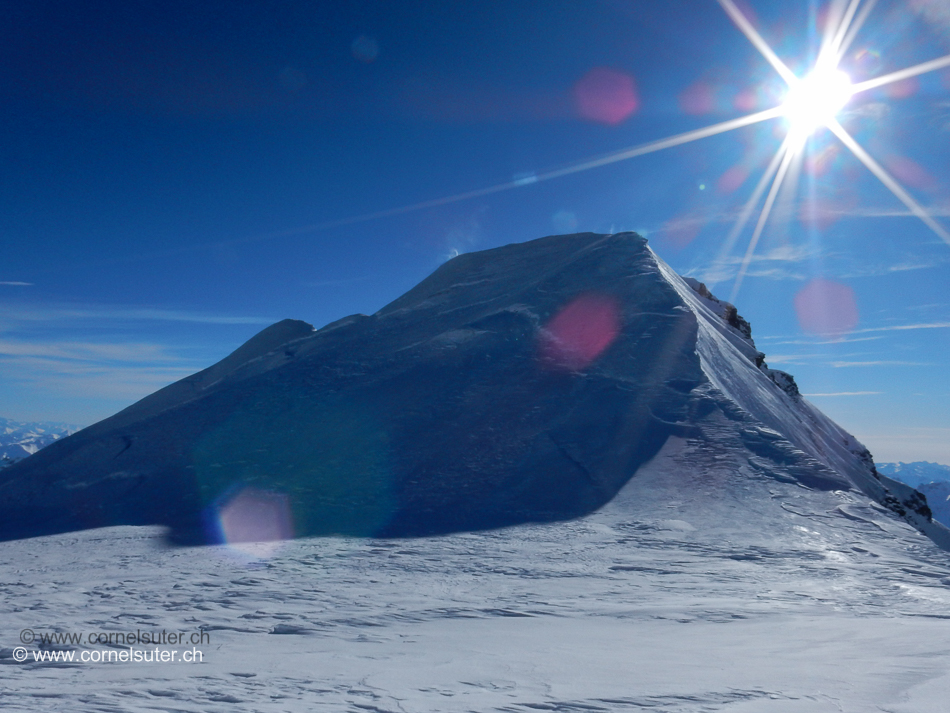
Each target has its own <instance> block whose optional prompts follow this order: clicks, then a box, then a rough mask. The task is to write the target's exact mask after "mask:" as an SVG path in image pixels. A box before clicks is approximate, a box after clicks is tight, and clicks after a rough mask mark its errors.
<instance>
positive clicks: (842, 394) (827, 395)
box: [802, 391, 884, 399]
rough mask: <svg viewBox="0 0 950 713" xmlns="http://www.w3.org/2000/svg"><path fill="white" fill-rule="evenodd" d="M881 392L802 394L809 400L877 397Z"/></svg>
mask: <svg viewBox="0 0 950 713" xmlns="http://www.w3.org/2000/svg"><path fill="white" fill-rule="evenodd" d="M883 393H884V392H883V391H836V392H834V393H830V394H802V396H806V397H808V398H810V399H813V398H817V397H832V396H878V395H880V394H883Z"/></svg>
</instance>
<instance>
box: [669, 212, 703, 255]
mask: <svg viewBox="0 0 950 713" xmlns="http://www.w3.org/2000/svg"><path fill="white" fill-rule="evenodd" d="M705 224H706V220H705V219H704V218H703V217H702V215H699V214H697V213H695V212H692V213H687V214H686V215H681V216H680V217H678V218H673V219H672V220H668V221H666V222H665V223H664V224H663V227H662V229H661V230H660V238H661V240H662V241H663V244H664V245H666V246H668V247H670V248H673V249H674V250H682V249H683V248H685V247H686V246H687V245H689V244H690V243H692V242H693V241H694V240H695V239H696V236H698V235H699V231H700V230H702V229H703V226H704V225H705Z"/></svg>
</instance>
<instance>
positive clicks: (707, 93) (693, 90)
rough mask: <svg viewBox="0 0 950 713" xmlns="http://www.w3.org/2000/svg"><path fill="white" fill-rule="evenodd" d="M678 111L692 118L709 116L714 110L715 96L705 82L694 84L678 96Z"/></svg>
mask: <svg viewBox="0 0 950 713" xmlns="http://www.w3.org/2000/svg"><path fill="white" fill-rule="evenodd" d="M679 105H680V109H682V110H683V112H684V113H686V114H690V115H692V116H700V115H702V114H709V113H710V112H711V111H712V110H713V109H715V108H716V94H715V91H714V90H713V88H712V87H710V86H709V85H708V84H706V83H705V82H696V83H695V84H691V85H690V86H688V87H687V88H686V89H684V90H683V91H682V92H681V93H680V95H679Z"/></svg>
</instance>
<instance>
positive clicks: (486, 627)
mask: <svg viewBox="0 0 950 713" xmlns="http://www.w3.org/2000/svg"><path fill="white" fill-rule="evenodd" d="M160 543H161V538H160V530H159V528H144V527H115V528H109V529H104V530H91V531H85V532H79V533H72V534H63V535H55V536H49V537H42V538H36V539H29V540H21V541H15V542H4V543H2V544H0V562H2V564H0V596H2V600H0V607H2V609H0V611H2V615H3V622H4V632H3V638H2V640H0V647H2V649H0V664H3V666H2V668H0V671H2V672H3V675H2V676H0V707H2V709H3V710H4V711H30V712H33V711H66V710H69V711H236V710H240V711H334V712H339V711H408V712H415V711H433V712H434V711H460V712H461V711H525V712H526V713H527V712H529V711H537V710H551V711H639V710H651V711H697V712H698V711H727V712H729V713H740V712H748V713H758V712H760V711H761V712H765V713H768V712H772V711H774V712H781V713H806V712H812V711H814V712H824V711H828V712H829V713H830V712H835V713H840V712H842V711H845V712H850V711H853V712H855V713H858V712H861V713H863V712H866V711H888V712H893V713H898V712H901V713H919V712H920V711H936V710H942V709H943V708H944V706H945V705H946V702H947V701H948V700H950V556H948V553H946V552H944V551H942V550H940V549H938V548H937V547H936V546H935V545H934V544H932V543H931V542H930V541H929V540H928V539H926V538H924V537H923V536H921V535H920V534H918V533H917V532H915V531H914V530H913V529H912V528H911V527H910V526H909V525H907V524H906V523H905V522H903V521H901V520H899V519H897V517H896V516H895V515H894V514H892V513H890V512H889V511H886V510H885V509H884V508H882V507H880V506H879V505H877V504H876V503H872V502H871V501H870V500H868V499H867V498H866V497H865V496H863V495H860V494H858V493H856V492H842V491H825V492H818V491H811V490H807V489H806V488H803V487H802V486H800V485H796V484H793V483H785V482H779V481H776V480H774V479H773V478H770V477H768V476H766V475H762V474H760V473H757V472H756V471H755V470H753V469H751V468H750V467H749V466H748V464H747V462H746V460H745V454H743V453H741V452H735V453H729V452H723V451H722V450H721V449H715V450H713V449H710V448H708V447H704V446H703V444H702V443H698V442H690V441H686V440H683V439H679V438H672V439H670V441H668V443H667V444H666V446H665V447H664V448H663V450H662V451H661V452H660V454H659V455H658V456H657V457H656V458H655V459H654V460H653V461H651V462H650V463H649V464H647V465H646V466H644V467H643V468H641V470H640V471H639V472H638V474H637V477H636V478H634V479H633V480H631V481H630V482H629V483H628V484H627V485H626V486H625V487H624V488H623V490H622V491H621V492H620V494H619V495H618V496H617V497H616V498H615V499H614V500H613V501H612V502H610V503H609V504H608V505H607V506H606V507H604V508H603V509H602V510H600V511H599V512H597V513H595V514H593V515H590V516H587V517H585V518H582V519H580V520H576V521H573V522H568V523H557V524H550V525H523V526H517V527H512V528H507V529H502V530H497V531H493V532H480V533H471V534H456V535H449V536H443V537H432V538H419V539H395V540H394V539H355V538H339V537H334V538H313V539H302V540H294V541H289V542H286V543H282V544H281V545H280V549H279V550H278V551H276V552H274V553H272V555H271V556H270V557H263V558H261V559H258V560H250V559H248V558H247V557H246V556H243V555H241V554H240V553H239V552H237V551H235V550H231V549H227V548H224V547H205V548H185V549H168V548H164V547H162V546H161V544H160ZM27 628H29V629H31V630H33V631H34V633H35V635H36V637H37V639H39V638H40V636H41V635H46V634H49V633H51V632H59V633H73V634H77V633H78V634H83V635H87V636H88V634H89V633H96V632H113V633H116V632H129V631H142V632H160V631H162V630H166V631H168V632H195V631H199V630H200V631H204V632H206V633H207V637H208V640H207V641H206V643H204V644H200V645H198V646H196V647H192V646H191V645H187V646H183V645H178V646H169V645H166V646H159V647H157V648H160V649H164V650H169V651H172V650H177V651H179V652H183V651H190V650H192V648H197V649H198V650H200V651H201V654H202V657H203V661H202V662H201V663H193V664H192V663H180V662H178V663H166V664H162V663H109V664H106V663H73V664H64V663H56V664H53V663H35V662H33V660H32V653H34V652H38V651H43V650H45V651H49V650H51V649H50V647H46V648H45V649H43V648H41V647H40V645H39V644H38V643H34V644H33V645H31V646H27V647H24V648H25V649H26V650H27V651H28V652H30V655H31V658H30V659H29V660H28V661H27V662H26V663H17V662H16V661H15V659H14V657H15V656H17V655H19V654H18V652H17V648H16V647H19V646H22V645H21V644H20V642H18V641H17V638H18V636H19V632H20V631H21V630H22V629H27ZM52 648H53V649H56V648H58V649H60V650H64V651H67V652H68V651H72V652H73V655H74V657H76V656H78V655H80V654H82V653H83V652H96V651H98V652H102V651H108V650H109V649H110V647H109V646H106V645H92V646H90V645H86V644H84V645H80V646H59V647H52ZM134 648H137V649H143V650H152V649H154V648H156V647H154V646H136V647H134ZM113 650H122V647H113ZM179 655H180V654H179ZM87 657H88V653H87Z"/></svg>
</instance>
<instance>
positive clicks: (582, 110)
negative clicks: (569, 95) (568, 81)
mask: <svg viewBox="0 0 950 713" xmlns="http://www.w3.org/2000/svg"><path fill="white" fill-rule="evenodd" d="M574 100H575V101H576V102H577V111H578V113H579V114H580V115H581V116H582V117H583V118H585V119H589V120H590V121H596V122H599V123H602V124H609V125H611V126H614V125H616V124H619V123H620V122H622V121H623V120H624V119H626V118H627V117H629V116H630V115H631V114H633V113H634V112H635V111H636V110H637V109H638V108H639V107H640V100H639V99H638V98H637V88H636V84H635V83H634V81H633V77H631V76H630V75H629V74H625V73H623V72H620V71H618V70H616V69H610V68H609V67H594V69H592V70H590V71H589V72H588V73H587V74H585V75H584V76H583V77H581V78H580V80H578V82H577V84H575V85H574Z"/></svg>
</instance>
